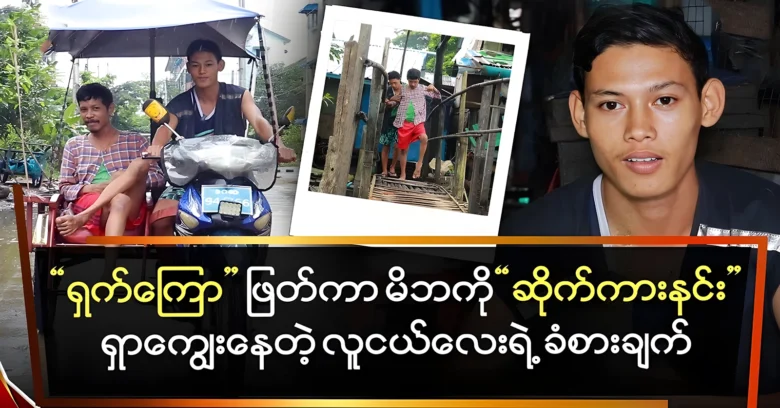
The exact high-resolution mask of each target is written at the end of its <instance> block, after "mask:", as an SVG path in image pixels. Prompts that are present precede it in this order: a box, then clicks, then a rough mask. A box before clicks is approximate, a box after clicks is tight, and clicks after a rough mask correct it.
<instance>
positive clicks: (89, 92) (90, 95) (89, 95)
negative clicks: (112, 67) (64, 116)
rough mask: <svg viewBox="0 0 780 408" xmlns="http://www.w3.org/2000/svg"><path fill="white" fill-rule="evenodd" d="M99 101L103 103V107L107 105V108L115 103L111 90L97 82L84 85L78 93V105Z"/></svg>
mask: <svg viewBox="0 0 780 408" xmlns="http://www.w3.org/2000/svg"><path fill="white" fill-rule="evenodd" d="M98 99H100V101H101V102H103V105H106V108H108V107H109V106H111V104H112V103H114V95H113V94H112V93H111V90H110V89H108V88H106V87H105V86H103V85H101V84H98V83H96V82H95V83H91V84H86V85H82V86H80V87H79V90H78V91H76V102H78V103H81V102H84V101H89V100H98Z"/></svg>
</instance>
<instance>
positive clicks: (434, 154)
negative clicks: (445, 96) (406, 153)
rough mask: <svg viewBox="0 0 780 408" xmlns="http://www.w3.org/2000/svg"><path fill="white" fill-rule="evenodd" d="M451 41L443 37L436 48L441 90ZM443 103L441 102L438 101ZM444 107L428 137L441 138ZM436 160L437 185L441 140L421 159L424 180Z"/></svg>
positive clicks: (436, 73)
mask: <svg viewBox="0 0 780 408" xmlns="http://www.w3.org/2000/svg"><path fill="white" fill-rule="evenodd" d="M449 40H450V36H448V35H442V36H441V41H440V42H439V44H438V46H437V47H436V64H435V68H434V72H433V86H435V87H436V89H438V90H441V86H442V81H441V76H442V73H443V72H442V71H443V68H442V67H443V64H444V49H445V48H446V47H447V43H448V42H449ZM438 102H439V103H441V100H439V101H438ZM443 109H444V107H441V108H439V109H437V110H436V114H435V115H433V116H432V117H431V118H430V119H431V120H432V121H433V122H432V123H431V126H430V130H431V132H430V133H431V134H429V135H428V137H436V136H441V135H442V133H443V132H442V131H443V129H444V126H443V122H442V111H443ZM434 158H435V159H436V165H435V166H434V180H436V183H438V182H439V180H440V178H441V177H440V175H439V172H440V169H441V139H439V140H436V141H434V142H433V143H428V149H427V150H426V151H425V157H421V158H420V160H422V161H423V163H422V174H421V175H422V179H423V180H424V179H426V178H427V176H428V173H430V170H431V168H430V167H431V166H430V162H431V159H434Z"/></svg>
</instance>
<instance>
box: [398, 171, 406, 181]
mask: <svg viewBox="0 0 780 408" xmlns="http://www.w3.org/2000/svg"><path fill="white" fill-rule="evenodd" d="M398 178H399V179H401V180H406V172H405V171H402V172H401V177H398Z"/></svg>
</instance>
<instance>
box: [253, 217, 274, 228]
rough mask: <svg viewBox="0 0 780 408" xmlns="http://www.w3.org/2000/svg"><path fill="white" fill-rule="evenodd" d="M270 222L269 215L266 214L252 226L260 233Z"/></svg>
mask: <svg viewBox="0 0 780 408" xmlns="http://www.w3.org/2000/svg"><path fill="white" fill-rule="evenodd" d="M270 222H271V213H268V214H266V215H264V216H262V217H260V218H258V219H256V220H255V223H254V224H253V225H254V227H255V229H256V230H258V231H262V230H263V228H265V227H267V226H268V223H270Z"/></svg>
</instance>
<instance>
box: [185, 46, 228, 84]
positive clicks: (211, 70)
mask: <svg viewBox="0 0 780 408" xmlns="http://www.w3.org/2000/svg"><path fill="white" fill-rule="evenodd" d="M224 65H225V63H224V61H217V57H216V56H215V55H214V54H212V53H210V52H208V51H199V52H196V53H195V54H192V56H191V57H190V58H189V59H187V72H189V74H190V76H192V81H193V82H194V83H195V86H197V87H198V88H208V87H209V86H212V85H214V84H216V83H217V82H218V79H217V77H218V74H219V72H220V71H222V69H223V68H224Z"/></svg>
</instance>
